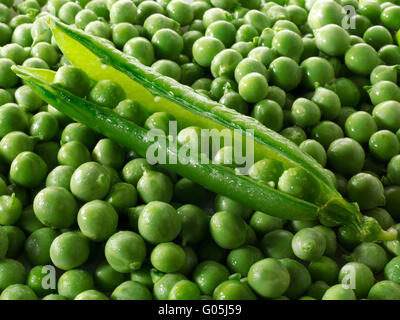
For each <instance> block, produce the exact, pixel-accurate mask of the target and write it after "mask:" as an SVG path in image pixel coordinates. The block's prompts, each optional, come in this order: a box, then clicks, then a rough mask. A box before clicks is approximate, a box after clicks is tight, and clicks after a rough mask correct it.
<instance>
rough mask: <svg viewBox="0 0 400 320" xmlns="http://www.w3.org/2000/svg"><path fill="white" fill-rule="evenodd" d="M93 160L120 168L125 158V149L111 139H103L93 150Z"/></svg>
mask: <svg viewBox="0 0 400 320" xmlns="http://www.w3.org/2000/svg"><path fill="white" fill-rule="evenodd" d="M92 158H93V160H95V161H97V162H98V163H100V164H102V165H105V166H110V167H112V168H114V169H120V168H121V167H122V166H123V164H124V160H125V150H124V149H123V148H122V147H121V146H120V145H119V144H117V143H116V142H114V141H113V140H111V139H101V140H99V141H98V142H97V144H96V146H95V147H94V149H93V151H92Z"/></svg>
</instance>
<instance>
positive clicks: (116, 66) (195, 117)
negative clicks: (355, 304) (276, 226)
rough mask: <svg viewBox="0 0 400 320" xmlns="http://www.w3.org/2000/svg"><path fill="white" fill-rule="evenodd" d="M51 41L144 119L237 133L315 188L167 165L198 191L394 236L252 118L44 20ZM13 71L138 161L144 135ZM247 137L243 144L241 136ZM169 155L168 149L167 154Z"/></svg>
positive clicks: (38, 75) (195, 163)
mask: <svg viewBox="0 0 400 320" xmlns="http://www.w3.org/2000/svg"><path fill="white" fill-rule="evenodd" d="M49 24H50V26H51V28H52V31H53V34H54V37H55V39H56V41H57V43H58V45H59V47H60V49H61V50H62V51H63V53H64V55H65V56H66V57H67V59H68V60H69V61H71V62H72V63H73V64H74V65H76V66H78V67H80V68H81V69H83V70H84V71H86V72H87V73H88V74H89V75H90V76H91V77H92V78H93V79H94V80H103V79H109V80H113V81H115V82H117V83H118V84H120V85H121V86H122V87H123V88H124V89H125V91H126V92H127V95H128V97H129V98H130V99H132V100H134V101H136V102H138V103H140V104H141V106H142V107H143V108H145V109H146V111H148V112H150V113H151V112H157V111H166V112H168V113H169V114H172V115H173V116H174V117H175V118H176V119H177V120H178V122H179V124H180V126H182V127H185V126H190V125H195V126H198V127H201V128H208V129H218V130H222V129H228V130H231V131H232V132H234V131H235V134H236V130H239V132H242V139H253V141H254V153H255V156H254V158H255V160H259V159H263V158H270V159H275V160H278V161H280V162H281V163H282V164H283V166H284V167H285V168H290V167H301V168H303V169H304V170H306V171H307V172H308V173H309V174H310V175H312V176H313V177H314V178H315V180H316V181H317V182H318V184H319V187H320V192H319V196H318V197H317V198H316V199H315V201H313V202H314V203H310V202H306V201H303V200H300V199H297V198H295V197H292V196H290V195H288V194H285V193H283V192H280V191H278V190H276V189H274V188H272V187H269V186H267V185H265V184H260V183H258V182H256V181H254V180H252V179H251V178H249V177H246V176H240V175H236V174H235V172H234V170H232V169H230V168H227V167H224V166H220V165H215V164H204V163H203V162H202V161H200V160H201V159H200V157H199V158H197V159H192V161H191V162H190V163H188V164H186V163H185V164H184V163H181V162H179V161H178V163H177V164H166V166H167V167H169V168H170V169H172V170H174V171H175V172H177V173H179V174H180V175H182V176H184V177H187V178H189V179H191V180H193V181H195V182H197V183H199V184H201V185H203V186H204V187H206V188H208V189H210V190H212V191H214V192H217V193H219V194H222V195H226V196H229V197H231V198H233V199H235V200H238V201H240V202H243V203H245V204H246V205H248V206H249V207H251V208H253V209H256V210H261V211H263V212H266V213H268V214H271V215H274V216H278V217H281V218H284V219H298V220H309V219H315V218H321V220H322V221H328V222H334V223H339V224H347V225H351V226H353V227H354V228H355V229H356V230H357V231H358V234H359V236H360V238H361V239H363V240H369V241H372V240H378V239H379V240H391V239H394V238H396V236H397V234H396V233H394V232H386V231H383V230H382V229H381V228H380V226H379V224H378V223H377V221H376V220H374V219H372V218H370V217H364V216H363V215H362V214H361V213H360V211H359V209H358V206H356V205H354V204H351V203H348V202H346V201H345V200H344V199H343V198H342V197H341V195H340V194H339V193H338V192H337V190H336V189H335V187H334V186H333V183H332V181H331V179H330V177H329V175H328V174H327V173H326V171H325V169H324V168H322V167H321V166H320V165H319V164H318V163H317V162H316V161H315V160H314V159H312V158H311V157H310V156H308V155H306V154H304V153H303V152H301V150H300V149H299V148H298V147H297V146H296V145H295V144H293V143H291V142H290V141H288V140H287V139H285V138H284V137H282V136H280V135H279V134H277V133H276V132H273V131H271V130H269V129H267V128H266V127H264V126H262V125H261V124H260V123H259V122H258V121H256V120H255V119H253V118H250V117H246V116H243V115H241V114H239V113H237V112H235V111H233V110H231V109H228V108H226V107H224V106H222V105H220V104H218V103H216V102H213V101H211V100H209V99H207V98H204V97H203V96H201V95H198V94H197V93H195V92H194V91H193V90H192V89H191V88H189V87H187V86H183V85H181V84H179V83H178V82H176V81H174V80H171V79H170V78H167V77H164V76H162V75H160V74H157V73H155V72H154V71H152V70H151V69H150V68H147V67H145V66H143V65H141V64H140V63H138V62H137V60H136V59H134V58H132V57H129V56H126V55H124V54H123V53H121V52H120V51H118V50H116V49H115V48H113V47H112V46H111V45H109V44H108V42H106V41H103V40H101V39H98V38H96V37H93V36H90V35H86V34H84V33H83V32H81V31H79V30H76V29H75V28H73V27H70V26H67V25H64V24H62V23H61V22H59V21H58V20H57V19H56V18H49ZM14 70H15V71H16V72H17V74H19V75H20V76H21V77H22V78H23V79H25V80H26V82H27V83H28V84H30V85H31V86H32V88H33V89H34V90H35V91H36V92H37V93H38V94H39V95H40V96H41V97H42V98H43V99H44V100H46V101H47V102H48V103H50V104H51V105H53V106H54V107H56V108H57V109H59V110H60V111H61V112H63V113H65V114H67V115H68V116H70V117H71V118H73V119H74V120H76V121H79V122H82V123H84V124H86V125H87V126H89V127H91V128H93V129H94V130H97V131H100V132H102V133H103V134H104V135H106V136H108V137H110V138H112V139H114V140H116V141H118V142H120V143H121V144H123V145H125V146H127V147H128V148H131V149H133V150H134V151H136V152H137V153H138V154H140V155H142V156H144V154H145V151H146V149H147V148H148V147H149V141H148V139H146V134H147V132H146V130H145V129H143V128H140V127H138V126H136V125H134V124H132V123H131V122H128V121H125V120H124V119H122V118H121V117H119V116H117V115H115V114H114V113H113V112H112V111H111V110H106V109H104V108H101V107H99V106H96V105H93V104H91V103H89V102H87V101H85V100H82V99H80V98H78V97H75V96H73V95H71V94H70V93H68V92H65V90H62V89H60V88H57V87H54V86H53V85H51V84H50V82H51V81H50V80H51V76H50V73H49V71H47V72H44V71H40V72H37V71H35V70H32V69H27V68H14ZM249 129H251V130H253V131H252V132H253V134H252V135H251V136H250V137H249V136H248V135H246V134H245V132H246V130H249ZM175 152H176V150H173V149H172V148H169V147H167V153H168V154H173V153H175Z"/></svg>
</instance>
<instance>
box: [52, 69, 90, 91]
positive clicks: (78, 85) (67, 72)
mask: <svg viewBox="0 0 400 320" xmlns="http://www.w3.org/2000/svg"><path fill="white" fill-rule="evenodd" d="M53 83H54V84H56V85H58V86H60V87H61V88H63V89H65V90H67V91H70V92H71V93H74V94H76V95H77V96H79V97H84V96H86V94H87V93H88V92H89V89H90V79H89V77H88V76H87V75H86V73H85V72H83V71H82V70H81V69H79V68H76V67H74V66H63V67H61V68H59V69H58V70H57V72H56V75H55V77H54V81H53Z"/></svg>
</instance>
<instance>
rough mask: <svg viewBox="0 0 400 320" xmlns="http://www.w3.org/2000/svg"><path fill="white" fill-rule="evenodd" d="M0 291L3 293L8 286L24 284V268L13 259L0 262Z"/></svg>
mask: <svg viewBox="0 0 400 320" xmlns="http://www.w3.org/2000/svg"><path fill="white" fill-rule="evenodd" d="M0 271H1V272H0V275H1V276H0V289H1V290H2V291H3V290H4V289H5V288H7V287H8V286H10V285H13V284H22V283H25V279H26V271H25V267H24V266H23V265H22V264H21V263H20V262H19V261H17V260H14V259H7V258H5V259H1V260H0Z"/></svg>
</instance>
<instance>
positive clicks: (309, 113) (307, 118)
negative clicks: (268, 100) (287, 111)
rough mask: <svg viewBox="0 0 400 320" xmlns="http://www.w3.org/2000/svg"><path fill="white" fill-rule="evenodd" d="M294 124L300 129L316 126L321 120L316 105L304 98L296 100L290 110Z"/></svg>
mask: <svg viewBox="0 0 400 320" xmlns="http://www.w3.org/2000/svg"><path fill="white" fill-rule="evenodd" d="M291 115H292V119H293V121H294V124H296V125H298V126H301V127H309V126H314V125H316V124H317V123H318V122H319V120H320V118H321V111H320V109H319V107H318V105H317V104H316V103H314V102H313V101H311V100H308V99H305V98H298V99H296V100H295V101H294V102H293V105H292V109H291Z"/></svg>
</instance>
